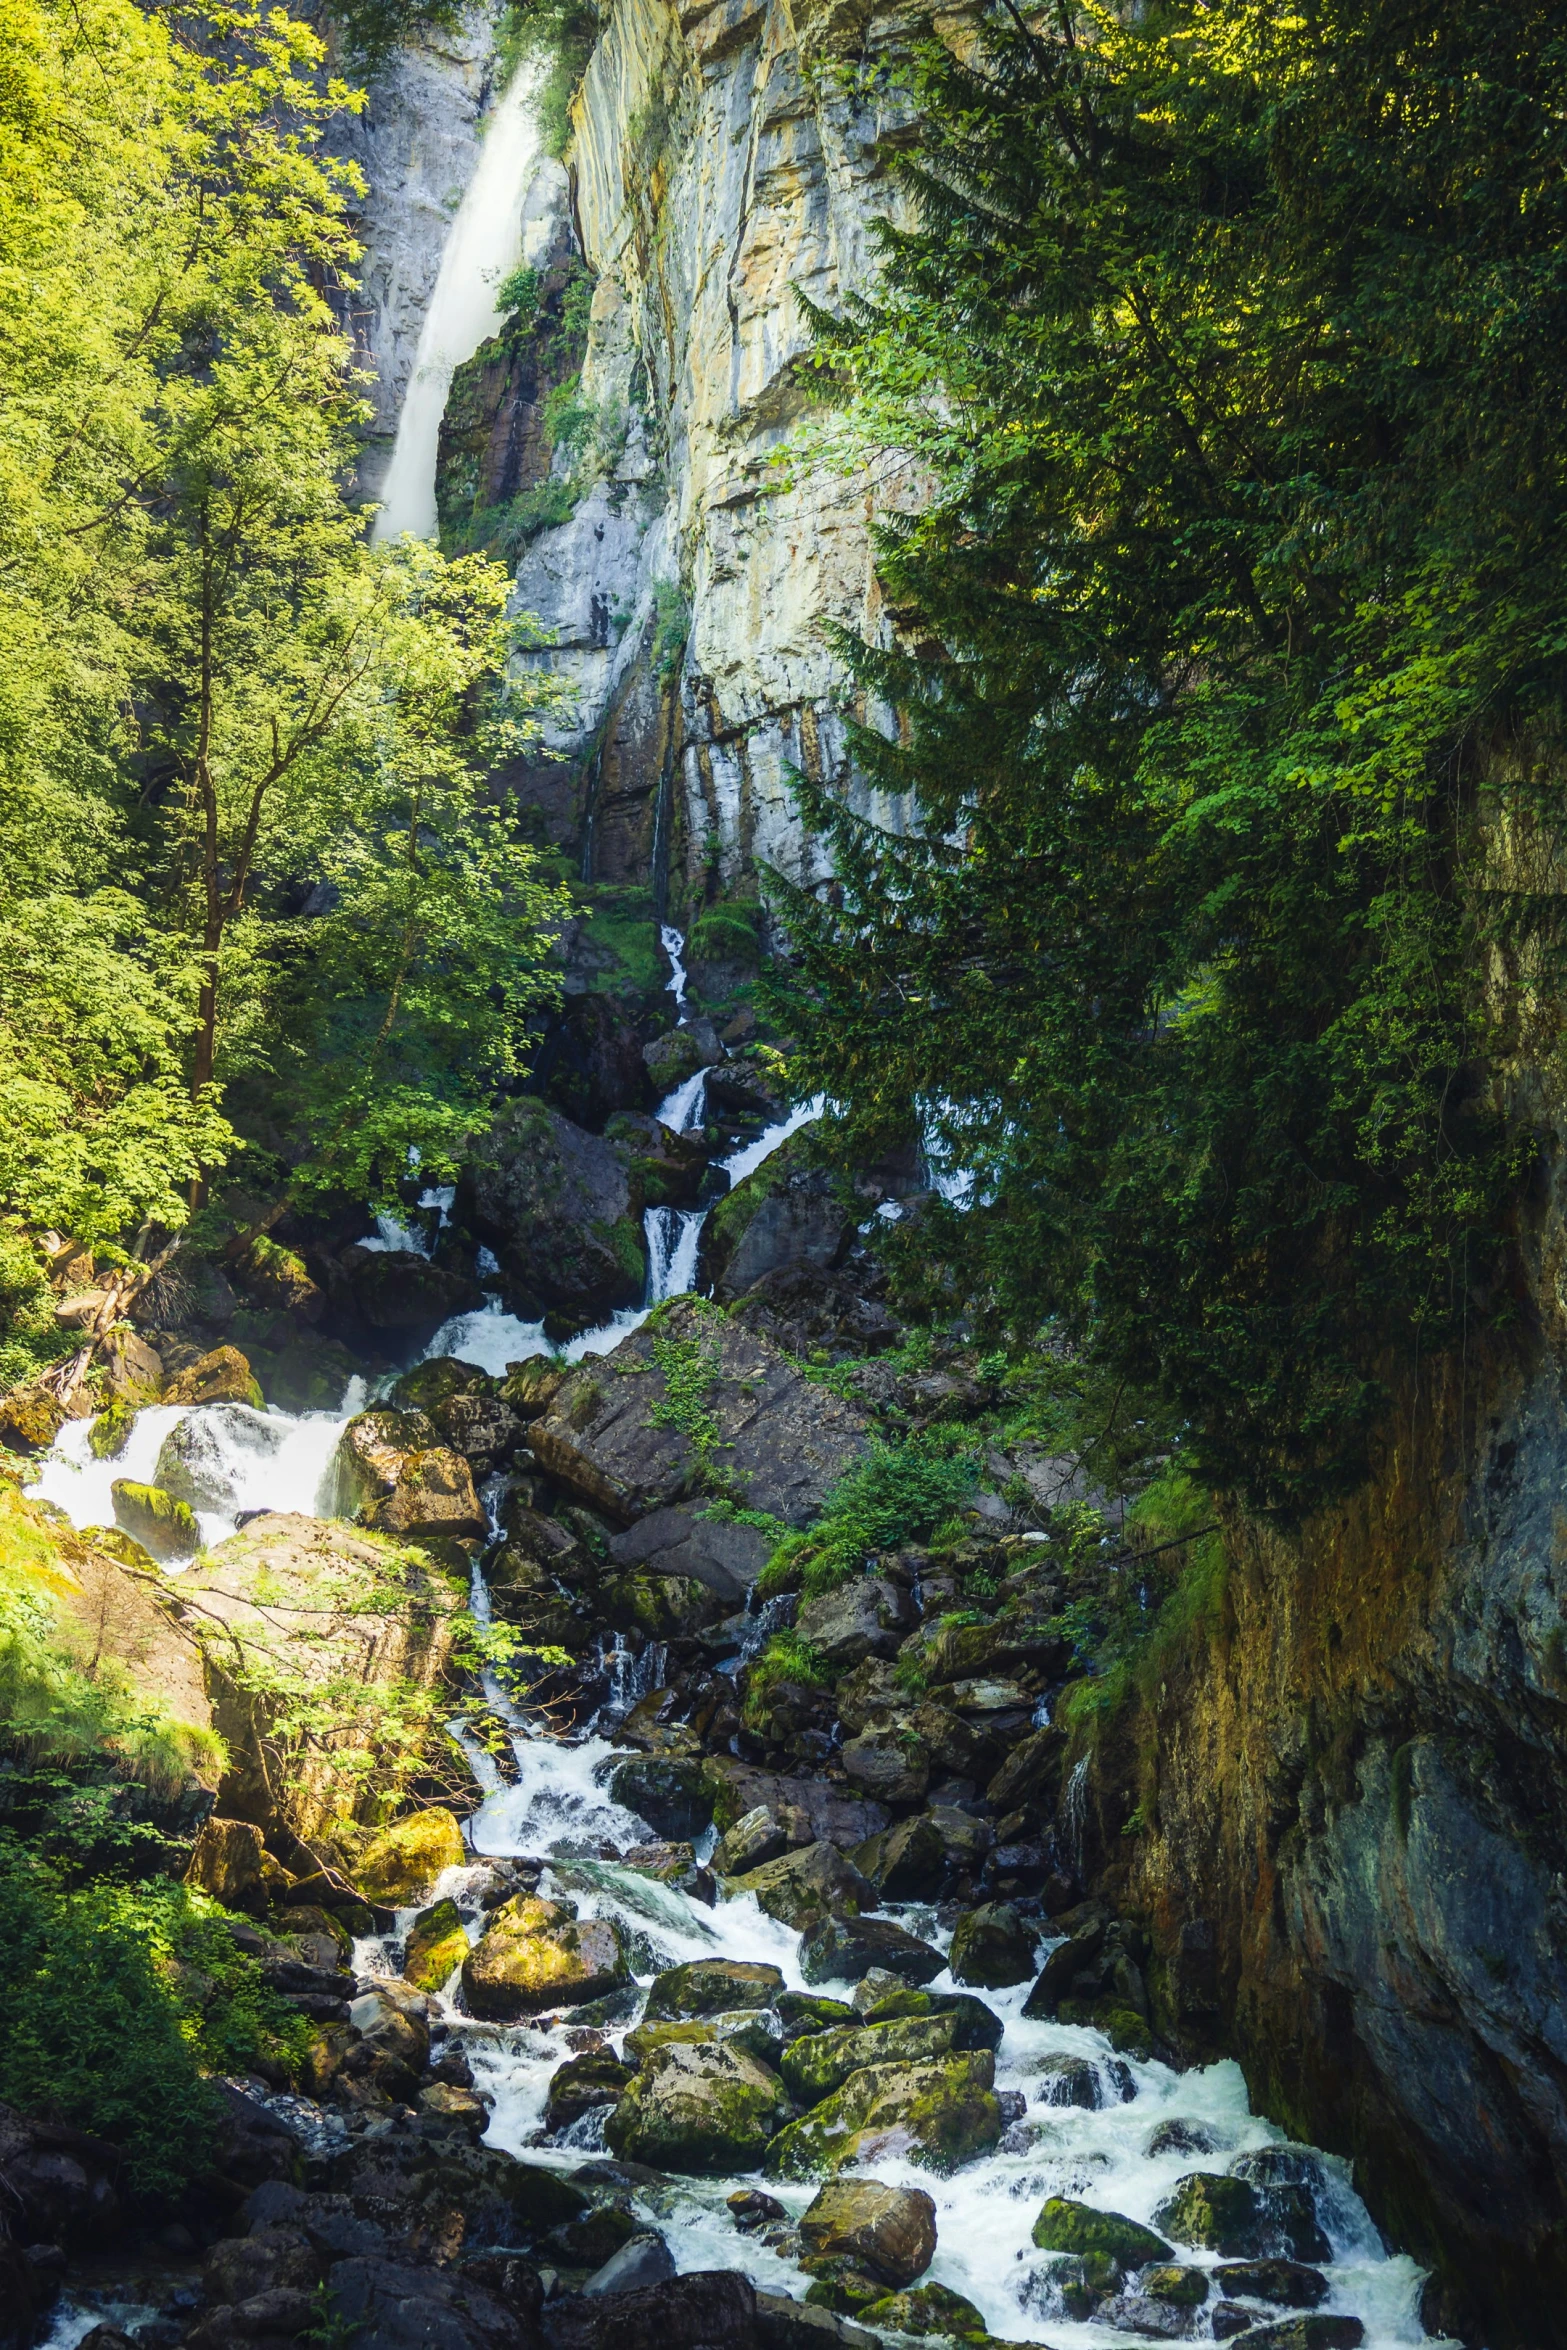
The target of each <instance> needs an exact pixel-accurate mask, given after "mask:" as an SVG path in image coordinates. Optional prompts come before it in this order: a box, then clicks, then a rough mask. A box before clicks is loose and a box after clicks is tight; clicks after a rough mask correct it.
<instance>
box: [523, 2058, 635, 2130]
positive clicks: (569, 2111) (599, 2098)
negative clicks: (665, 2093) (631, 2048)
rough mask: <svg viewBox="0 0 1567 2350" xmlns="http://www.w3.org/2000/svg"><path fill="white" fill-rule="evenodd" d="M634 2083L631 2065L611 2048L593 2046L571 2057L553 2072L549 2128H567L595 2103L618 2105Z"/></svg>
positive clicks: (547, 2116)
mask: <svg viewBox="0 0 1567 2350" xmlns="http://www.w3.org/2000/svg"><path fill="white" fill-rule="evenodd" d="M630 2085H631V2068H630V2066H629V2065H624V2064H622V2063H621V2062H620V2061H619V2059H618V2058H617V2057H616V2056H614V2055H613V2054H612V2053H611V2051H610V2050H609V2049H607V2048H590V2049H587V2050H586V2051H585V2052H584V2053H583V2054H582V2055H581V2056H572V2057H568V2058H567V2060H566V2062H565V2063H564V2064H562V2065H557V2066H556V2068H555V2070H554V2072H553V2073H551V2075H550V2087H549V2098H548V2101H547V2103H546V2105H545V2108H544V2126H545V2128H546V2129H547V2130H564V2129H567V2128H569V2127H570V2125H571V2124H572V2123H573V2122H574V2121H580V2120H581V2118H582V2116H583V2115H584V2114H585V2113H591V2112H592V2111H593V2109H594V2107H595V2106H599V2105H614V2104H616V2103H617V2102H618V2101H619V2100H620V2098H622V2097H623V2096H624V2095H625V2093H626V2091H627V2089H628V2088H629V2087H630Z"/></svg>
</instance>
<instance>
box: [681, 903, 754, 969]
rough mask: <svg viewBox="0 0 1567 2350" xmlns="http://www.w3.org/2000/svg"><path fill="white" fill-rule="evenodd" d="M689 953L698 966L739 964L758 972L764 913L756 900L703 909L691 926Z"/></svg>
mask: <svg viewBox="0 0 1567 2350" xmlns="http://www.w3.org/2000/svg"><path fill="white" fill-rule="evenodd" d="M686 949H687V952H688V953H689V955H690V956H691V958H692V959H693V961H695V962H699V963H738V964H740V965H741V966H742V968H743V969H745V970H747V971H755V970H757V969H758V968H759V967H760V964H761V960H762V909H761V907H760V906H759V905H757V904H756V902H755V901H754V900H753V899H748V898H724V899H722V900H721V901H720V902H719V904H717V905H716V906H704V907H703V909H702V911H701V913H700V914H699V915H698V916H697V918H696V920H695V921H694V922H693V923H692V925H691V931H690V935H689V937H688V938H687V940H686Z"/></svg>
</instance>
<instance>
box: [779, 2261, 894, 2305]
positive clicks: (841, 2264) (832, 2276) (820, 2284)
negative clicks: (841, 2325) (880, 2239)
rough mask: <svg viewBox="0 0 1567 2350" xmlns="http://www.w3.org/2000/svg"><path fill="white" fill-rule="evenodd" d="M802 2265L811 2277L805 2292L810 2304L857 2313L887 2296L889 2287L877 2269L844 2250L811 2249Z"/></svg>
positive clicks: (807, 2302)
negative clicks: (853, 2258)
mask: <svg viewBox="0 0 1567 2350" xmlns="http://www.w3.org/2000/svg"><path fill="white" fill-rule="evenodd" d="M800 2266H801V2267H802V2268H803V2269H804V2271H805V2273H806V2275H807V2276H808V2277H809V2278H810V2280H811V2282H810V2284H809V2285H808V2286H807V2287H806V2292H805V2299H806V2304H807V2306H808V2307H809V2308H813V2309H832V2310H836V2312H837V2313H838V2315H839V2316H840V2317H857V2316H858V2315H859V2313H860V2311H861V2310H862V2309H866V2308H868V2307H869V2306H870V2304H871V2302H873V2301H880V2300H883V2299H884V2298H885V2296H886V2291H887V2287H886V2285H885V2284H884V2283H883V2281H882V2279H881V2278H880V2277H879V2276H877V2275H876V2273H875V2271H874V2270H872V2269H868V2268H867V2267H865V2265H864V2263H863V2262H862V2261H858V2260H850V2259H848V2258H846V2257H845V2256H843V2255H842V2254H840V2253H815V2252H807V2253H806V2254H805V2256H804V2257H803V2259H802V2260H801V2262H800Z"/></svg>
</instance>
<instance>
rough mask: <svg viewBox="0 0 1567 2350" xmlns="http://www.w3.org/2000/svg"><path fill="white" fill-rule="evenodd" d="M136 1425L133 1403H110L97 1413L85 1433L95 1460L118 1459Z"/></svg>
mask: <svg viewBox="0 0 1567 2350" xmlns="http://www.w3.org/2000/svg"><path fill="white" fill-rule="evenodd" d="M135 1425H136V1409H135V1406H134V1405H133V1404H128V1403H111V1404H110V1405H109V1406H108V1408H107V1409H106V1410H104V1411H101V1412H100V1413H99V1414H98V1417H97V1419H96V1420H94V1422H93V1424H92V1426H91V1428H90V1429H89V1430H88V1433H87V1443H88V1446H89V1448H90V1450H91V1452H92V1456H93V1459H94V1460H95V1461H112V1460H118V1458H119V1456H120V1454H121V1453H122V1452H123V1451H124V1450H125V1447H126V1445H127V1443H128V1442H129V1441H130V1433H131V1430H132V1429H133V1428H134V1427H135Z"/></svg>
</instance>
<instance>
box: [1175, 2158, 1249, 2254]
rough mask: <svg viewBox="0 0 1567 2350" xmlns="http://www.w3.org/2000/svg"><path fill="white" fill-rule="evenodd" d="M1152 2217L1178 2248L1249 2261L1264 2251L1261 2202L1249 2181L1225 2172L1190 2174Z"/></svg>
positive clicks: (1179, 2183)
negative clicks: (1184, 2246) (1188, 2248)
mask: <svg viewBox="0 0 1567 2350" xmlns="http://www.w3.org/2000/svg"><path fill="white" fill-rule="evenodd" d="M1154 2218H1155V2219H1156V2220H1157V2222H1158V2224H1159V2226H1160V2227H1161V2228H1163V2229H1164V2230H1165V2231H1166V2232H1167V2234H1169V2235H1171V2236H1173V2237H1174V2238H1175V2241H1176V2242H1177V2243H1178V2244H1191V2245H1195V2246H1196V2247H1197V2248H1198V2249H1199V2250H1201V2251H1204V2252H1219V2253H1222V2254H1223V2255H1224V2256H1225V2258H1226V2259H1229V2260H1246V2259H1248V2258H1250V2257H1251V2256H1252V2255H1253V2254H1255V2253H1256V2252H1258V2251H1259V2250H1260V2249H1261V2236H1262V2219H1263V2209H1262V2198H1261V2197H1260V2196H1259V2195H1258V2193H1257V2190H1256V2188H1255V2187H1253V2186H1252V2185H1251V2184H1250V2183H1249V2182H1248V2181H1247V2180H1245V2179H1235V2178H1229V2177H1227V2176H1226V2175H1225V2173H1224V2172H1222V2171H1210V2170H1194V2171H1188V2172H1187V2174H1186V2176H1185V2178H1184V2179H1178V2180H1177V2181H1176V2186H1175V2193H1174V2194H1173V2195H1168V2196H1166V2198H1165V2200H1164V2201H1163V2202H1162V2203H1161V2204H1160V2206H1159V2208H1158V2210H1157V2211H1156V2212H1155V2213H1154Z"/></svg>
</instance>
